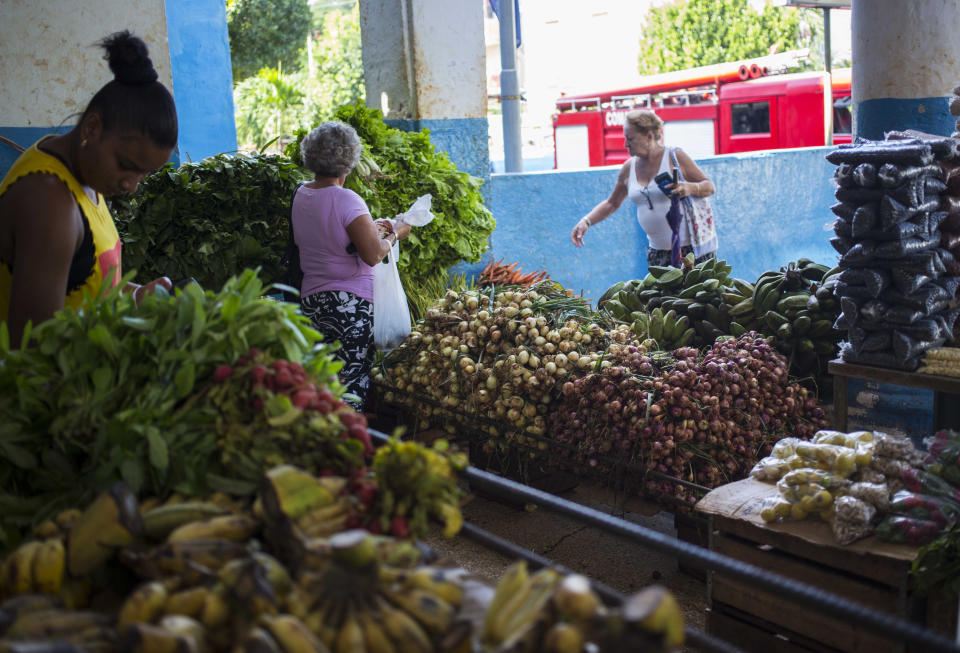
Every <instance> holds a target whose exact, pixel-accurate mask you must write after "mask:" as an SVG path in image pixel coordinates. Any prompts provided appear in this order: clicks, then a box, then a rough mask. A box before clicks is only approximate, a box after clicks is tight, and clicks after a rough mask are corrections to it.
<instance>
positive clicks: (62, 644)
mask: <svg viewBox="0 0 960 653" xmlns="http://www.w3.org/2000/svg"><path fill="white" fill-rule="evenodd" d="M111 622H112V619H111V618H110V616H109V615H106V614H103V613H100V612H93V611H89V610H70V609H67V608H65V607H64V605H63V602H62V601H60V599H58V598H56V597H53V596H49V595H42V594H23V595H20V596H16V597H14V598H10V599H7V600H5V601H4V602H3V603H0V651H71V652H72V651H76V652H77V653H80V652H84V651H91V652H93V651H116V650H119V648H118V647H117V636H116V630H115V629H114V628H113V625H112V623H111Z"/></svg>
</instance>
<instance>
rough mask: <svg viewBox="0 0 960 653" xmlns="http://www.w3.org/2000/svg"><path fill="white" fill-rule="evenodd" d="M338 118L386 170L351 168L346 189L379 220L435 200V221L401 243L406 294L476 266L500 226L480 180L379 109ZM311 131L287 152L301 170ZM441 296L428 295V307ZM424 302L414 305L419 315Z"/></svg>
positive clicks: (349, 110) (343, 112)
mask: <svg viewBox="0 0 960 653" xmlns="http://www.w3.org/2000/svg"><path fill="white" fill-rule="evenodd" d="M334 119H335V120H340V121H341V122H345V123H347V124H349V125H351V126H353V128H354V129H356V130H357V134H358V135H359V136H360V138H361V140H363V142H364V145H365V151H364V156H369V157H370V158H372V159H373V161H374V163H376V165H377V166H378V167H379V169H380V171H381V173H382V174H381V173H375V174H371V175H368V176H363V175H361V174H360V171H359V170H354V171H353V172H351V173H350V175H349V176H347V181H346V183H345V186H346V187H347V188H350V189H351V190H353V191H355V192H356V193H357V194H358V195H360V197H362V198H363V199H364V201H366V203H367V206H368V207H370V212H371V214H372V215H373V217H374V218H392V217H393V216H395V215H397V214H399V213H403V212H404V211H406V210H407V209H409V208H410V206H411V205H412V204H413V203H414V201H415V200H416V199H417V198H418V197H420V196H421V195H425V194H427V193H430V195H432V196H433V201H432V211H433V213H434V215H435V216H436V218H434V220H433V222H431V223H430V224H429V225H427V226H425V227H417V228H414V229H413V230H412V232H411V233H410V237H409V238H407V240H406V241H404V243H403V244H402V245H401V246H400V261H399V262H398V266H399V268H400V278H401V280H402V281H403V285H404V288H406V289H407V290H408V293H409V292H410V291H411V290H413V292H414V294H418V291H417V289H418V288H419V287H420V286H424V287H431V288H433V287H436V286H437V285H442V284H443V277H444V276H445V274H446V271H447V269H448V268H449V267H450V266H452V265H454V264H456V263H459V262H460V261H470V262H475V261H479V260H480V256H481V255H482V254H483V253H484V252H485V251H486V250H487V247H488V241H487V239H488V238H489V237H490V234H491V233H493V229H494V227H495V226H496V223H495V221H494V219H493V216H492V215H491V213H490V211H489V210H488V209H487V207H486V206H484V204H483V196H482V194H481V193H480V186H481V185H482V184H483V180H482V179H479V178H477V177H472V176H470V175H469V174H467V173H465V172H460V171H459V170H457V168H456V166H454V165H453V163H451V162H450V158H449V157H448V156H447V155H446V153H444V152H437V151H436V148H435V147H434V146H433V145H432V144H431V143H430V131H429V130H428V129H423V130H421V131H419V132H405V131H401V130H399V129H395V128H393V127H389V126H387V124H386V123H385V122H384V121H383V113H382V112H381V111H380V110H379V109H370V108H367V107H366V106H365V105H364V104H363V103H362V102H358V103H356V104H350V105H344V106H342V107H340V109H338V110H337V113H336V116H335V117H334ZM306 133H307V132H306V131H300V132H298V133H297V134H296V136H295V138H294V141H293V142H292V143H290V144H289V145H288V146H287V148H286V150H285V151H284V153H285V154H286V155H287V156H289V157H290V158H291V159H292V160H293V161H295V162H296V163H297V164H298V165H302V164H303V162H302V160H301V158H300V147H299V146H300V141H301V140H302V139H303V136H304V135H306ZM436 298H437V297H436V296H434V297H429V298H426V301H427V302H430V301H433V300H435V299H436ZM422 303H423V302H422V301H416V302H414V301H411V309H413V310H414V317H415V318H417V317H420V316H421V315H422V313H417V310H416V309H418V308H420V305H421V304H422Z"/></svg>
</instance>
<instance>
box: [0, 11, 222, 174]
mask: <svg viewBox="0 0 960 653" xmlns="http://www.w3.org/2000/svg"><path fill="white" fill-rule="evenodd" d="M122 29H129V30H131V31H132V32H134V33H135V34H136V35H137V36H139V37H140V38H142V39H143V40H144V41H146V43H147V46H148V47H149V48H150V58H151V59H152V60H153V65H154V67H155V68H156V69H157V73H158V74H159V75H160V81H161V82H163V83H164V84H165V85H166V87H167V88H168V89H170V91H171V92H172V93H173V98H174V101H175V102H176V103H177V117H178V118H179V122H180V138H179V142H178V143H177V147H176V149H174V152H173V155H172V157H171V160H172V161H173V162H174V163H176V164H179V163H180V161H181V160H187V159H188V158H189V159H191V160H194V161H198V160H200V159H202V158H204V157H207V156H210V155H212V154H217V153H220V152H230V151H233V150H235V149H237V130H236V126H235V123H234V116H233V79H232V74H231V71H230V47H229V44H228V42H227V18H226V11H225V9H224V3H223V0H99V2H95V3H94V2H88V3H77V2H76V1H75V0H44V1H43V2H37V1H36V0H0V80H3V85H4V86H3V93H0V136H2V137H3V138H4V139H7V140H8V141H10V142H12V143H15V144H17V145H19V146H21V147H29V146H30V145H32V144H33V143H34V142H35V141H37V140H39V139H40V138H41V137H43V136H46V135H47V134H52V133H64V132H67V131H69V130H70V129H71V128H72V127H73V126H74V125H75V124H76V122H77V119H78V118H79V116H80V112H82V111H83V109H84V108H85V107H86V106H87V103H88V102H89V101H90V99H91V98H92V97H93V94H94V93H96V92H97V90H99V89H100V87H101V86H103V85H104V84H105V83H107V82H109V81H110V80H111V79H112V78H113V74H112V73H111V72H110V70H109V68H108V67H107V62H106V61H104V59H103V50H101V49H100V48H99V47H96V46H95V45H94V44H95V43H96V42H97V41H99V40H100V39H102V38H103V37H105V36H107V35H108V34H110V33H112V32H116V31H118V30H122ZM18 155H19V151H18V149H17V148H15V147H13V146H12V145H11V144H10V143H8V142H0V176H2V175H3V174H4V173H6V171H7V170H9V169H10V166H11V165H13V162H14V161H15V160H16V158H17V156H18Z"/></svg>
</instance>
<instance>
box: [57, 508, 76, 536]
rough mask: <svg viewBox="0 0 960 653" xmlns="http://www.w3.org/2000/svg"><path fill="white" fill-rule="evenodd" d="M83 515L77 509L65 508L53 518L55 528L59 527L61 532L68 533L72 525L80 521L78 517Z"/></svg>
mask: <svg viewBox="0 0 960 653" xmlns="http://www.w3.org/2000/svg"><path fill="white" fill-rule="evenodd" d="M82 514H83V511H82V510H80V509H79V508H67V509H66V510H63V511H61V512H59V513H58V514H57V516H56V517H54V518H53V521H55V522H57V526H59V527H60V530H62V531H68V530H70V528H71V527H72V526H73V523H74V522H75V521H77V520H78V519H80V516H81V515H82Z"/></svg>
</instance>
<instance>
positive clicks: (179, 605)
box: [163, 586, 210, 617]
mask: <svg viewBox="0 0 960 653" xmlns="http://www.w3.org/2000/svg"><path fill="white" fill-rule="evenodd" d="M209 591H210V589H209V588H207V587H202V586H201V587H191V588H189V589H185V590H180V591H179V592H174V593H173V594H170V595H169V596H168V597H167V602H166V604H165V605H164V607H163V612H164V614H179V615H183V616H185V617H197V616H199V615H200V612H201V611H202V610H203V604H204V602H205V601H206V599H207V593H208V592H209Z"/></svg>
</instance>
